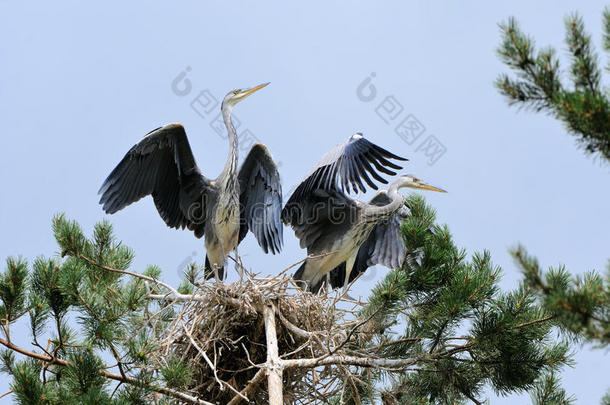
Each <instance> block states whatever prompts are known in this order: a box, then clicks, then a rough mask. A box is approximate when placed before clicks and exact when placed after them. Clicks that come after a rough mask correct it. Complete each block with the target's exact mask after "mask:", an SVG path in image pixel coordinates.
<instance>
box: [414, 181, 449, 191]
mask: <svg viewBox="0 0 610 405" xmlns="http://www.w3.org/2000/svg"><path fill="white" fill-rule="evenodd" d="M415 188H418V189H420V190H430V191H438V192H439V193H446V191H445V190H443V189H442V188H438V187H434V186H431V185H429V184H426V183H417V185H416V186H415Z"/></svg>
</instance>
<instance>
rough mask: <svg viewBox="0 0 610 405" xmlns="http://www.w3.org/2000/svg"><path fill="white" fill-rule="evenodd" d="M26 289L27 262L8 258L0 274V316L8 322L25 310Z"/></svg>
mask: <svg viewBox="0 0 610 405" xmlns="http://www.w3.org/2000/svg"><path fill="white" fill-rule="evenodd" d="M26 289H27V263H26V261H25V260H23V259H21V258H19V259H14V258H8V259H7V260H6V270H5V271H4V273H2V274H1V275H0V300H2V305H1V306H0V318H2V319H7V320H8V321H9V322H12V321H14V320H15V319H17V318H19V317H20V316H21V315H22V313H23V312H24V311H25V302H26Z"/></svg>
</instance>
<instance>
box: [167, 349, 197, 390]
mask: <svg viewBox="0 0 610 405" xmlns="http://www.w3.org/2000/svg"><path fill="white" fill-rule="evenodd" d="M161 375H162V376H163V380H164V381H165V383H166V384H167V386H168V387H170V388H178V389H180V388H184V387H186V386H188V385H189V384H190V382H191V380H192V378H193V372H192V371H191V369H190V367H189V365H188V364H187V363H185V361H184V360H183V359H180V358H175V357H171V358H170V359H169V360H167V366H166V367H164V368H162V369H161Z"/></svg>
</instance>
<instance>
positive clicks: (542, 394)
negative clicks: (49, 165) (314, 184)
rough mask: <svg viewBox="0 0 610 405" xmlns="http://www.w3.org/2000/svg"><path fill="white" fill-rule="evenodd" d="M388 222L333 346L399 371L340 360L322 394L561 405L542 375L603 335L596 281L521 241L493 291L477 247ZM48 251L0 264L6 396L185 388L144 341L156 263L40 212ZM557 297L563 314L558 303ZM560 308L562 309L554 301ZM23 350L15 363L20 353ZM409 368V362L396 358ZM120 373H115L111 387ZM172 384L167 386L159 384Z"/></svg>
mask: <svg viewBox="0 0 610 405" xmlns="http://www.w3.org/2000/svg"><path fill="white" fill-rule="evenodd" d="M406 204H407V205H408V207H409V208H410V210H411V214H412V215H411V216H410V217H409V218H407V219H406V221H405V222H404V223H403V226H402V233H403V237H404V242H405V245H406V247H407V249H408V255H407V260H406V262H405V265H404V266H403V268H401V269H395V270H392V271H390V272H388V275H387V277H386V278H385V279H384V280H382V281H381V282H380V283H379V284H378V285H377V286H375V288H374V289H373V291H372V295H371V297H370V299H369V301H368V304H367V305H366V306H365V307H364V308H363V309H362V311H361V313H360V314H359V317H360V319H361V322H359V323H358V325H359V326H358V327H357V328H356V329H354V330H353V333H352V336H353V337H356V338H354V339H348V340H347V341H346V342H345V345H346V349H347V350H353V351H354V352H358V353H363V352H365V353H368V354H370V356H371V357H377V358H388V359H404V360H408V361H409V362H412V365H413V366H412V367H411V368H410V369H409V370H407V371H406V372H405V371H404V370H401V371H400V372H397V371H396V370H395V369H391V368H388V369H386V368H379V369H374V368H358V367H352V368H351V369H350V373H344V375H345V376H346V377H345V378H346V381H345V387H346V389H345V390H344V391H343V396H342V398H329V401H330V403H336V404H339V403H341V404H375V403H379V400H381V401H382V402H383V403H384V404H411V403H420V404H445V403H452V404H462V403H467V402H469V401H470V402H474V403H481V401H480V400H479V399H478V398H479V397H480V396H481V395H482V392H483V390H484V389H485V387H491V388H492V389H494V390H495V391H496V392H498V393H501V394H510V393H514V392H520V391H524V390H528V391H529V392H530V394H531V396H532V401H533V402H534V403H535V404H568V403H570V402H571V399H570V398H568V397H567V396H566V393H565V392H564V391H563V390H562V389H561V387H560V386H559V382H558V381H557V378H556V374H555V373H556V372H557V371H558V370H559V369H560V368H561V367H562V366H563V365H565V364H570V356H569V353H568V350H569V343H570V342H569V340H568V341H566V342H563V341H559V342H558V341H556V340H553V339H552V335H553V331H554V329H555V328H557V327H558V328H561V329H562V330H565V331H566V332H568V334H569V335H568V336H569V337H572V338H579V337H582V336H584V337H586V338H588V339H596V340H597V341H602V339H607V336H608V335H607V329H603V328H602V326H603V325H605V327H606V328H607V324H603V323H602V322H601V321H600V319H602V320H607V316H608V312H607V308H606V306H607V302H608V288H607V287H608V282H607V280H602V279H601V278H600V277H599V276H597V275H595V274H591V275H588V276H586V277H583V278H582V279H572V278H570V277H569V276H568V275H567V273H566V272H565V270H563V269H559V270H556V271H555V270H551V271H549V272H548V273H546V274H543V273H542V272H541V271H540V270H539V269H538V267H537V263H536V261H535V259H532V258H530V257H529V256H527V255H526V254H525V253H523V252H522V251H521V253H520V256H519V257H521V258H522V259H523V260H522V262H523V263H522V265H523V266H524V267H526V268H527V269H528V271H524V274H525V282H524V284H523V285H521V286H519V287H518V288H517V289H515V290H514V291H509V292H501V291H500V289H499V288H498V281H499V280H500V276H501V270H500V269H499V268H498V267H497V266H494V264H493V263H492V261H491V257H490V254H489V253H488V252H482V253H475V254H473V255H472V256H471V257H467V255H466V252H465V251H464V250H463V249H459V248H458V247H456V245H455V244H454V242H453V239H452V237H451V234H450V232H449V230H448V228H447V227H446V226H441V225H438V224H436V223H435V212H434V210H432V209H431V208H430V207H429V206H427V205H426V204H425V201H424V200H423V198H421V197H419V196H417V195H413V196H411V197H409V198H408V199H407V201H406ZM53 232H54V235H55V237H56V240H57V242H58V244H59V247H60V252H61V257H53V258H44V257H38V258H36V259H35V260H34V262H33V263H32V266H31V270H30V269H28V265H27V263H26V262H25V261H24V260H22V259H9V260H8V261H7V265H6V269H5V271H4V272H3V273H2V274H0V297H1V299H2V310H3V314H6V315H7V318H5V319H4V323H3V324H1V325H0V334H1V333H4V336H3V337H0V344H2V345H4V346H5V347H6V348H7V349H8V350H4V351H1V352H0V372H3V373H7V374H10V375H11V376H12V383H11V389H12V390H13V391H14V398H15V401H16V402H17V403H20V404H60V403H75V404H111V405H128V404H129V405H134V404H138V405H139V404H142V405H143V404H149V403H156V404H172V403H178V402H177V401H178V400H177V399H176V398H175V395H176V394H175V393H176V392H182V393H188V392H189V388H192V386H193V385H196V384H197V381H195V375H196V373H195V370H194V368H193V367H194V366H193V359H190V358H187V357H184V356H182V357H176V354H174V355H170V356H168V357H164V355H163V354H161V353H159V346H158V342H159V339H160V338H161V337H163V336H164V333H165V331H166V329H167V328H168V327H169V325H170V322H172V321H174V320H175V317H176V314H177V311H178V310H179V309H180V307H179V305H180V304H179V303H170V302H169V301H167V300H164V299H161V300H160V301H150V300H148V299H147V298H148V296H149V294H160V295H161V296H163V295H165V294H167V293H168V292H170V291H169V288H170V287H167V286H164V285H163V283H160V282H158V281H157V280H159V278H160V276H161V269H159V268H158V267H156V266H148V267H147V268H146V269H145V270H144V271H143V272H142V273H141V274H138V273H136V272H134V271H133V270H129V266H130V265H131V262H132V260H133V252H132V251H131V250H130V249H129V248H127V247H126V246H124V245H122V244H121V243H120V242H118V241H117V240H116V239H115V237H114V235H113V234H112V227H111V226H110V225H109V224H108V223H107V222H101V223H100V224H97V225H96V226H95V227H94V231H93V236H92V237H91V238H88V237H86V236H85V235H84V234H83V232H82V230H81V228H80V226H79V225H78V224H77V223H76V222H73V221H69V220H67V219H66V218H65V217H64V216H63V215H60V216H57V217H55V218H54V219H53ZM200 274H201V269H200V268H199V267H197V266H195V265H193V266H190V267H189V268H187V269H186V271H185V282H184V283H183V284H182V285H181V286H180V288H179V291H180V292H181V293H183V294H188V293H191V292H193V289H194V286H196V285H197V279H198V277H199V276H200ZM565 305H568V306H569V307H570V308H571V309H572V311H571V312H569V313H567V314H566V313H563V312H561V311H559V309H560V307H561V308H562V307H565ZM564 309H565V308H564ZM21 316H29V321H30V322H29V325H30V332H31V335H32V345H33V351H29V350H30V349H27V348H23V347H21V348H19V350H18V351H17V352H16V351H15V350H16V346H15V342H12V341H11V339H10V330H11V327H12V325H13V324H14V322H15V321H16V320H17V319H19V318H20V317H21ZM22 354H26V356H25V360H24V358H23V357H22V356H21V355H22ZM410 364H411V363H410ZM118 381H120V383H118ZM172 390H173V391H172Z"/></svg>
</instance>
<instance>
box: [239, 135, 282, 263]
mask: <svg viewBox="0 0 610 405" xmlns="http://www.w3.org/2000/svg"><path fill="white" fill-rule="evenodd" d="M238 177H239V186H240V196H239V202H240V209H241V218H240V220H241V223H240V229H239V241H240V242H241V241H242V239H243V238H245V237H246V234H247V233H248V229H249V230H250V231H252V233H253V234H254V236H256V240H257V241H258V244H259V245H260V247H261V248H262V249H263V251H264V252H265V253H268V252H269V251H271V253H273V254H275V253H279V252H280V250H281V249H282V243H283V225H282V221H281V218H280V216H281V211H282V185H281V183H280V175H279V173H278V170H277V166H276V165H275V163H274V162H273V158H272V157H271V154H270V153H269V150H268V149H267V147H266V146H265V145H263V144H262V143H256V144H255V145H254V146H253V147H252V149H250V153H248V156H247V157H246V160H244V163H243V164H242V166H241V168H240V169H239V176H238Z"/></svg>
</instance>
